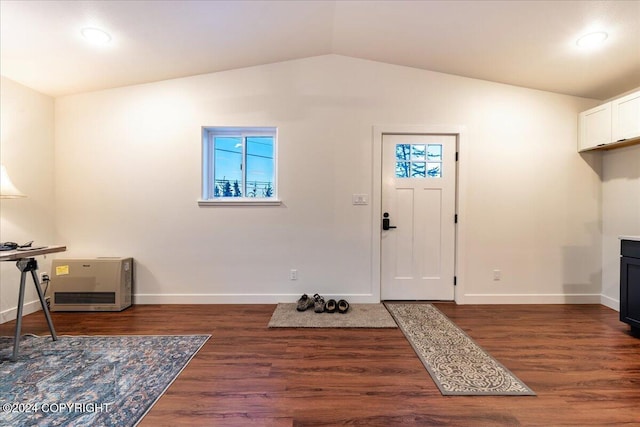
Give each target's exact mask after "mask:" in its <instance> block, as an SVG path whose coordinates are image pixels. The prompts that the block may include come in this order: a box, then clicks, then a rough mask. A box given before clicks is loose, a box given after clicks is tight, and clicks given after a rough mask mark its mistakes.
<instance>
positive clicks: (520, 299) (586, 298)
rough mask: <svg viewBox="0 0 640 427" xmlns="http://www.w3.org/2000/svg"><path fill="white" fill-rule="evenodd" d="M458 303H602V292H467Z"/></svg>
mask: <svg viewBox="0 0 640 427" xmlns="http://www.w3.org/2000/svg"><path fill="white" fill-rule="evenodd" d="M457 303H458V304H600V303H601V295H600V294H465V295H464V297H463V300H462V301H457Z"/></svg>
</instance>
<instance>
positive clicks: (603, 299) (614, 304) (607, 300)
mask: <svg viewBox="0 0 640 427" xmlns="http://www.w3.org/2000/svg"><path fill="white" fill-rule="evenodd" d="M600 304H602V305H604V306H606V307H609V308H611V309H613V310H615V311H618V312H619V311H620V301H619V300H617V299H613V298H611V297H608V296H606V295H600Z"/></svg>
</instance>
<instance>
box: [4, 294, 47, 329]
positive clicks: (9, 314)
mask: <svg viewBox="0 0 640 427" xmlns="http://www.w3.org/2000/svg"><path fill="white" fill-rule="evenodd" d="M38 310H42V307H40V300H35V301H30V302H26V303H25V304H24V308H23V309H22V315H23V316H26V315H27V314H31V313H35V312H36V311H38ZM17 314H18V308H17V307H13V308H10V309H8V310H5V311H3V312H0V324H2V323H6V322H10V321H12V320H16V315H17Z"/></svg>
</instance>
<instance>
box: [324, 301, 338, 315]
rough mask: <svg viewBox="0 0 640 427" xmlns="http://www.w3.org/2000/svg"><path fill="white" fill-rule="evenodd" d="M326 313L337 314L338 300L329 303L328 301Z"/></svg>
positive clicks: (325, 306)
mask: <svg viewBox="0 0 640 427" xmlns="http://www.w3.org/2000/svg"><path fill="white" fill-rule="evenodd" d="M324 311H326V312H327V313H335V312H336V300H334V299H330V300H329V301H327V303H326V304H325V305H324Z"/></svg>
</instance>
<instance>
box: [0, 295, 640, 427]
mask: <svg viewBox="0 0 640 427" xmlns="http://www.w3.org/2000/svg"><path fill="white" fill-rule="evenodd" d="M436 306H437V307H438V308H439V309H440V310H442V311H443V312H444V313H445V314H447V315H448V316H449V318H451V319H452V320H453V321H454V322H455V323H456V324H457V325H458V326H460V327H461V328H462V329H463V330H465V331H466V332H467V334H469V335H470V336H471V337H472V338H473V339H474V340H475V341H476V342H477V343H478V344H480V345H481V346H482V347H483V348H484V349H485V350H487V351H488V352H490V353H491V355H492V356H493V357H495V358H496V359H498V360H499V361H500V362H501V363H502V364H503V365H505V366H506V367H507V368H508V369H510V370H511V371H512V372H513V373H514V374H516V375H517V376H518V377H519V378H520V379H521V380H523V381H524V382H525V383H526V384H527V385H528V386H529V387H531V388H532V389H533V390H534V391H535V392H536V393H537V396H535V397H531V396H528V397H525V396H492V397H479V396H449V397H445V396H442V395H441V394H440V392H439V391H438V389H437V387H436V386H435V384H434V383H433V382H432V381H431V378H430V377H429V374H428V373H427V371H426V370H425V369H424V367H423V366H422V364H421V362H420V361H419V360H418V358H417V356H416V355H415V353H414V352H413V350H412V348H411V346H410V344H409V343H408V342H407V340H406V339H405V338H404V336H403V334H402V332H400V330H399V329H364V330H360V329H315V330H312V329H268V328H267V323H268V321H269V319H270V317H271V313H272V311H273V309H274V308H275V305H154V306H150V305H148V306H145V305H139V306H134V307H132V308H130V309H129V310H126V311H124V312H122V313H80V314H78V313H53V320H54V323H55V326H56V329H57V331H58V333H59V334H60V335H63V334H68V335H100V334H114V335H115V334H211V335H212V338H211V339H210V340H209V341H208V342H207V343H206V344H205V345H204V347H203V348H202V349H201V350H200V352H199V353H198V354H197V355H196V357H195V358H194V359H193V360H192V361H191V363H190V364H189V365H188V366H187V368H186V369H185V370H184V371H183V372H182V374H181V375H180V376H179V377H178V379H177V380H176V381H175V382H174V383H173V384H172V385H171V387H170V388H169V389H168V390H167V392H166V393H165V394H164V395H163V396H162V398H161V399H160V400H159V401H158V402H157V403H156V405H155V406H154V407H153V409H152V410H151V411H150V412H149V413H148V414H147V415H146V416H145V417H144V419H143V421H142V422H141V423H140V425H141V426H183V425H194V426H252V425H255V426H321V425H324V426H334V425H345V424H346V425H360V426H430V425H446V426H520V425H522V426H561V425H574V426H620V425H640V338H635V337H633V336H631V335H630V333H629V330H628V326H627V325H625V324H623V323H621V322H620V321H619V320H618V313H617V312H615V311H613V310H611V309H609V308H606V307H603V306H599V305H490V306H489V305H483V306H480V305H473V306H457V305H455V304H446V303H442V304H436ZM318 315H319V316H320V315H323V316H330V315H331V314H318ZM334 315H337V314H334ZM13 328H14V322H10V323H5V324H2V325H0V335H9V336H11V335H13ZM47 332H48V330H47V326H46V322H45V320H44V316H43V315H42V313H40V312H38V313H34V314H31V315H29V316H26V317H25V319H24V323H23V333H34V334H39V335H40V334H47Z"/></svg>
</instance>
